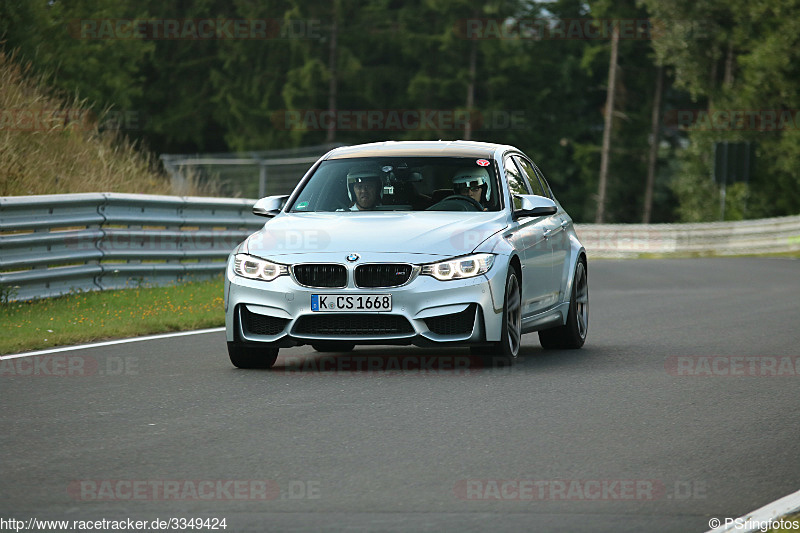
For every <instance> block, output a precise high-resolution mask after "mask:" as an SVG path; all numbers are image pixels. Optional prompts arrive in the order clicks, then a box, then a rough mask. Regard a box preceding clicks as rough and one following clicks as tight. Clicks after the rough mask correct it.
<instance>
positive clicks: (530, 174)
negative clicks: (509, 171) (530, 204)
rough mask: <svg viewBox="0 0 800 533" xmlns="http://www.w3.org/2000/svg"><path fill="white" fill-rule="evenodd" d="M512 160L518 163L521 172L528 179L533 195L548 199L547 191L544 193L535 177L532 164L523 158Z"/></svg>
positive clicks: (515, 157)
mask: <svg viewBox="0 0 800 533" xmlns="http://www.w3.org/2000/svg"><path fill="white" fill-rule="evenodd" d="M514 160H515V161H516V162H517V163H519V167H520V168H521V169H522V172H523V173H524V175H525V177H526V178H527V179H528V183H529V184H530V186H531V190H532V191H533V194H537V195H539V196H544V197H545V198H549V195H548V194H547V191H545V189H544V187H543V186H542V184H541V182H540V181H539V178H538V177H537V176H536V171H535V170H534V169H533V164H532V163H531V162H530V161H528V160H527V159H525V158H524V157H519V156H514Z"/></svg>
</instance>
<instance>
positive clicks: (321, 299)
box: [311, 294, 392, 311]
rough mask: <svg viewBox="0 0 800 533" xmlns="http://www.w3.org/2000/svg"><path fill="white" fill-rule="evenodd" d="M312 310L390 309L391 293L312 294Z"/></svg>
mask: <svg viewBox="0 0 800 533" xmlns="http://www.w3.org/2000/svg"><path fill="white" fill-rule="evenodd" d="M311 310H312V311H391V310H392V295H391V294H358V295H355V294H312V295H311Z"/></svg>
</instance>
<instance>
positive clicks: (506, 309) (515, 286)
mask: <svg viewBox="0 0 800 533" xmlns="http://www.w3.org/2000/svg"><path fill="white" fill-rule="evenodd" d="M521 345H522V294H521V289H520V284H519V276H518V274H517V271H516V270H515V269H514V268H513V267H509V269H508V274H507V275H506V290H505V297H504V299H503V327H502V330H501V333H500V342H495V343H493V344H491V345H489V346H485V345H484V346H473V347H472V348H471V350H470V351H471V353H472V354H473V355H478V356H480V357H481V359H482V360H483V365H484V366H490V367H495V366H511V365H513V364H514V363H516V362H517V359H518V357H519V349H520V346H521Z"/></svg>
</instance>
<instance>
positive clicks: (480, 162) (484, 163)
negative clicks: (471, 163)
mask: <svg viewBox="0 0 800 533" xmlns="http://www.w3.org/2000/svg"><path fill="white" fill-rule="evenodd" d="M475 162H476V163H478V165H479V166H481V167H488V166H489V162H488V161H487V160H486V159H478V160H477V161H475Z"/></svg>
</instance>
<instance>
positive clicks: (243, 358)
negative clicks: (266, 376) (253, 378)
mask: <svg viewBox="0 0 800 533" xmlns="http://www.w3.org/2000/svg"><path fill="white" fill-rule="evenodd" d="M228 357H230V359H231V363H232V364H233V366H235V367H236V368H272V365H274V364H275V361H276V360H277V359H278V348H259V347H253V346H244V345H241V344H237V343H235V342H229V343H228Z"/></svg>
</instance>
